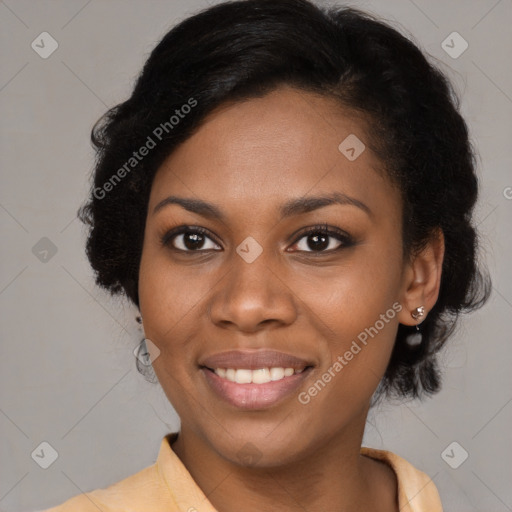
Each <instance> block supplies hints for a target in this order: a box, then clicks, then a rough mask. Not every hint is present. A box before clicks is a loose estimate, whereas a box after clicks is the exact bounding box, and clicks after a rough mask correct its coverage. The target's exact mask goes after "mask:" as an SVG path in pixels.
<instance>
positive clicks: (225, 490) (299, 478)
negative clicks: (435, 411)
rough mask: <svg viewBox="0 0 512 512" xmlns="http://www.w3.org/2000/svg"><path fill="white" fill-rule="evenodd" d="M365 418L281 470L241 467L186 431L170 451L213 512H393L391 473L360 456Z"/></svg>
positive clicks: (394, 496)
mask: <svg viewBox="0 0 512 512" xmlns="http://www.w3.org/2000/svg"><path fill="white" fill-rule="evenodd" d="M366 413H367V411H366V412H365V414H364V417H363V418H362V422H361V421H359V422H358V424H357V425H356V427H354V428H351V429H345V430H344V431H342V432H341V433H339V434H337V435H334V436H331V437H329V438H326V439H325V440H324V441H322V442H319V443H317V445H315V446H311V448H310V450H309V452H308V453H307V454H304V455H302V456H300V457H298V458H297V459H295V460H294V461H293V463H289V464H286V465H278V466H273V467H241V466H240V465H238V464H235V463H233V462H231V461H229V460H226V459H225V458H223V457H221V456H220V455H219V454H218V453H217V452H216V451H215V450H214V449H213V447H212V446H211V445H210V444H208V443H207V442H205V441H204V439H202V438H199V437H197V436H195V435H194V433H192V432H190V431H189V430H187V429H186V428H185V429H183V428H182V431H181V432H180V434H179V436H178V439H177V440H176V441H175V443H174V444H173V450H174V452H175V453H176V455H177V456H178V457H179V458H180V459H181V461H182V462H183V464H184V465H185V467H186V468H187V469H188V471H189V473H190V474H191V475H192V478H193V479H194V480H195V482H196V483H197V485H198V486H199V487H200V488H201V490H202V491H203V492H204V494H205V495H206V496H207V498H208V499H209V501H210V502H211V503H212V505H213V506H214V507H215V508H216V509H217V510H218V511H219V512H235V511H236V512H238V511H239V510H240V504H241V503H243V504H244V506H243V509H244V511H245V512H253V511H254V512H256V511H258V512H267V511H268V512H271V511H275V510H279V511H280V512H291V511H296V510H337V511H339V512H349V511H350V512H352V511H353V510H385V511H388V510H389V511H393V512H394V511H395V510H397V508H396V495H395V494H394V493H391V492H390V484H391V486H392V485H393V483H394V482H393V480H392V479H391V478H392V477H391V476H390V472H392V470H390V469H389V468H387V467H385V465H384V464H382V463H379V462H377V461H374V460H372V459H369V458H367V457H365V456H362V455H360V448H361V443H362V437H363V432H364V425H365V421H366ZM393 476H394V473H393ZM383 497H384V500H383Z"/></svg>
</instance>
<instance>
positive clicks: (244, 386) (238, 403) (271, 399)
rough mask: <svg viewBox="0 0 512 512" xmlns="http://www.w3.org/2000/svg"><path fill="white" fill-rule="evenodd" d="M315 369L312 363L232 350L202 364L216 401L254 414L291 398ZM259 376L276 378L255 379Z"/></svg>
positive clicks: (264, 352)
mask: <svg viewBox="0 0 512 512" xmlns="http://www.w3.org/2000/svg"><path fill="white" fill-rule="evenodd" d="M313 366H314V364H313V363H312V362H311V361H307V360H305V359H301V358H298V357H296V356H293V355H291V354H286V353H284V352H277V351H271V350H258V351H243V350H232V351H228V352H221V353H218V354H214V355H212V356H208V357H206V358H204V359H202V360H201V361H200V367H201V370H202V373H203V375H204V376H205V380H206V382H207V384H208V388H209V389H210V390H211V391H213V393H214V394H215V395H216V396H217V397H219V398H221V399H222V400H223V401H225V402H227V403H229V404H230V405H232V406H234V407H237V408H240V409H253V410H254V409H266V408H269V407H271V406H273V405H275V404H277V403H278V402H280V401H282V400H283V399H285V398H286V397H287V396H290V395H291V394H292V393H293V392H294V391H296V390H297V388H298V387H300V385H301V384H302V382H303V381H304V379H305V378H307V376H308V375H309V373H310V370H311V369H312V367H313ZM260 373H261V374H265V375H266V374H267V373H268V374H269V375H270V374H273V375H274V378H273V379H268V378H263V379H262V378H258V379H256V378H255V376H256V375H258V374H260ZM240 375H242V376H243V377H244V378H242V379H240V378H238V377H239V376H240ZM235 376H236V378H235ZM249 376H251V378H249Z"/></svg>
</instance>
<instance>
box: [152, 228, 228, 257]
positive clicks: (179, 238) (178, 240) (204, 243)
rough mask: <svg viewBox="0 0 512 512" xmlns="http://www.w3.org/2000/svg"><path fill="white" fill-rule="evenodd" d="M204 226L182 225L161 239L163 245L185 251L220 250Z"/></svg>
mask: <svg viewBox="0 0 512 512" xmlns="http://www.w3.org/2000/svg"><path fill="white" fill-rule="evenodd" d="M206 233H207V231H206V230H205V229H203V228H199V227H197V228H192V227H188V226H182V227H181V228H178V229H174V230H172V231H169V232H168V233H166V234H165V235H164V236H163V237H162V240H161V243H162V245H165V246H171V248H172V249H176V250H177V251H183V252H200V251H207V250H218V248H220V247H219V245H218V244H216V243H215V242H214V241H213V240H212V239H211V238H210V237H209V236H208V235H207V234H206Z"/></svg>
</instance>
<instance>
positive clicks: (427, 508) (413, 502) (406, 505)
mask: <svg viewBox="0 0 512 512" xmlns="http://www.w3.org/2000/svg"><path fill="white" fill-rule="evenodd" d="M361 454H362V455H366V456H368V457H371V458H372V459H376V460H380V461H382V462H385V463H386V464H388V465H389V466H390V467H391V468H392V469H393V471H394V472H395V474H396V478H397V481H398V502H399V503H398V504H399V508H400V511H401V512H443V508H442V505H441V499H440V497H439V493H438V491H437V487H436V485H435V484H434V482H433V480H432V478H430V477H429V476H428V475H427V474H426V473H424V472H423V471H420V470H419V469H417V468H415V467H414V466H413V465H412V464H411V463H410V462H408V461H407V460H405V459H404V458H402V457H400V456H399V455H396V454H395V453H393V452H389V451H387V450H377V449H375V448H368V447H362V448H361Z"/></svg>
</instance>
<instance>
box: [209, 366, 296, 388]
mask: <svg viewBox="0 0 512 512" xmlns="http://www.w3.org/2000/svg"><path fill="white" fill-rule="evenodd" d="M302 371H304V368H301V369H300V370H295V369H294V368H258V369H257V370H246V369H234V368H215V373H216V374H217V375H218V376H219V377H222V378H223V379H227V380H229V381H231V382H236V383H237V384H251V383H253V384H265V383H266V382H271V381H275V380H281V379H284V378H285V377H290V376H291V375H293V374H294V373H301V372H302Z"/></svg>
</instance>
